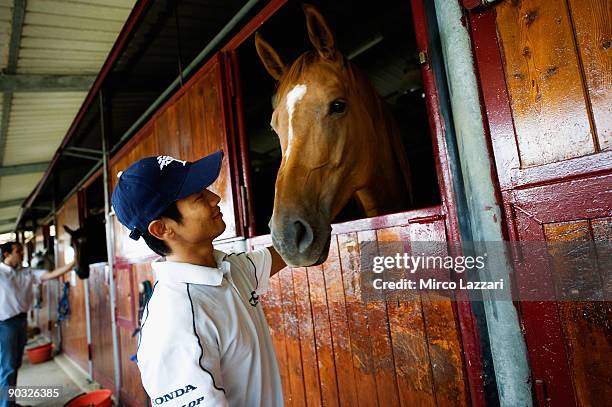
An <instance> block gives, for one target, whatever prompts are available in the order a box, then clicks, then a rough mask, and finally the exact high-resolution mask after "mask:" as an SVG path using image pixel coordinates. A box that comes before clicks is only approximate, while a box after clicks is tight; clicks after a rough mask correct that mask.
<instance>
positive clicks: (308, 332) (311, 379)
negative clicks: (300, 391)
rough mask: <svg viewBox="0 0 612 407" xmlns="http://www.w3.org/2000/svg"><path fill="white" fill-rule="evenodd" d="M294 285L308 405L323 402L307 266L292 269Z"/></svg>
mask: <svg viewBox="0 0 612 407" xmlns="http://www.w3.org/2000/svg"><path fill="white" fill-rule="evenodd" d="M292 275H293V287H294V289H295V292H296V293H299V294H298V295H296V296H295V304H296V310H297V318H298V319H297V320H298V325H299V334H300V337H299V339H300V351H301V354H302V368H303V372H304V388H305V391H306V405H313V406H316V405H319V404H321V385H320V384H319V375H320V372H319V364H318V363H317V348H316V347H315V343H316V341H315V330H314V321H313V309H312V305H311V299H310V295H309V287H308V274H307V272H306V269H305V268H294V269H293V270H292Z"/></svg>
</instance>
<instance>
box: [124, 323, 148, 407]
mask: <svg viewBox="0 0 612 407" xmlns="http://www.w3.org/2000/svg"><path fill="white" fill-rule="evenodd" d="M118 332H119V347H120V355H121V356H120V361H119V362H120V365H121V391H122V392H124V393H126V394H127V395H128V397H130V398H132V399H134V400H136V401H138V402H140V405H141V406H146V405H147V394H146V393H145V391H144V388H143V387H142V382H141V381H140V371H139V370H138V365H137V364H136V362H133V361H132V360H130V357H131V356H132V355H134V354H136V350H137V347H138V340H137V338H136V337H135V336H132V330H131V329H127V328H124V327H122V326H119V327H118Z"/></svg>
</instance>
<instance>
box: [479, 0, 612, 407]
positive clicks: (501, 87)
mask: <svg viewBox="0 0 612 407" xmlns="http://www.w3.org/2000/svg"><path fill="white" fill-rule="evenodd" d="M606 7H607V6H606V2H605V1H598V0H588V1H581V2H578V1H568V2H549V1H544V0H532V1H518V2H502V3H500V4H499V5H497V6H496V7H494V8H493V9H488V10H484V11H476V12H472V13H471V14H470V17H471V18H470V23H471V27H472V34H473V40H474V43H475V44H474V45H475V46H474V50H475V56H476V59H477V68H478V73H479V76H480V79H481V84H482V93H483V98H484V103H485V108H486V118H487V120H488V124H489V130H490V133H491V140H492V146H493V150H494V156H495V161H496V167H497V172H498V178H499V184H500V188H501V191H502V199H503V203H504V207H505V217H506V222H507V224H508V231H509V236H510V237H511V238H512V239H516V240H523V241H525V240H537V241H548V242H559V241H582V242H592V243H589V244H588V245H585V246H584V247H588V246H590V247H591V248H592V249H590V250H588V251H586V252H584V251H583V252H580V251H577V252H576V253H574V256H573V260H576V261H580V258H581V257H580V256H590V257H592V258H593V257H594V256H596V257H595V258H597V259H600V260H602V259H604V258H605V256H609V255H610V253H609V252H606V251H607V250H606V249H605V247H606V246H607V244H605V245H604V244H603V242H605V241H609V240H610V237H611V235H612V232H611V231H612V218H611V216H612V189H611V187H610V186H611V185H612V152H611V151H610V140H611V136H612V124H611V122H610V117H612V112H611V110H610V106H611V101H612V86H611V85H610V83H611V82H610V78H611V77H612V69H611V65H610V63H609V62H610V59H609V58H610V57H609V51H608V48H609V39H608V40H607V42H606V40H605V38H609V36H610V26H611V21H610V13H609V10H608V12H606V10H607V9H606ZM600 38H604V40H603V41H601V40H599V39H600ZM606 44H607V45H606ZM598 242H599V243H598ZM565 271H566V270H564V267H563V266H562V265H559V264H557V265H555V267H554V268H553V270H552V272H551V273H550V274H540V275H538V276H536V278H538V279H539V280H538V281H539V282H540V283H541V284H548V285H550V286H551V287H555V280H556V279H557V278H558V277H559V276H560V275H563V273H564V272H565ZM589 272H590V273H592V274H593V276H587V278H590V277H596V278H602V281H606V280H605V278H606V275H605V273H609V270H606V269H605V268H604V267H603V263H602V261H599V262H598V265H596V266H595V267H594V268H593V269H592V270H590V271H589ZM607 277H608V280H609V275H608V276H607ZM525 278H527V277H526V276H525V275H521V274H520V273H519V275H518V276H517V280H518V281H517V282H518V283H519V286H520V285H521V284H522V283H523V282H524V279H525ZM521 279H523V281H522V280H521ZM610 304H611V303H610V302H606V301H600V302H585V301H582V302H576V301H573V302H569V301H565V302H555V301H530V302H522V303H520V304H519V309H520V313H521V318H522V324H523V327H524V332H525V338H526V342H527V347H528V350H529V359H530V363H531V369H532V375H533V383H534V386H535V392H536V398H537V401H538V403H539V405H543V406H544V405H558V406H566V405H580V406H596V405H604V404H606V402H608V401H609V400H610V399H612V383H611V382H610V377H612V371H611V370H612V368H611V367H612V343H611V338H612V330H611V327H610V316H611V313H612V308H611V305H610Z"/></svg>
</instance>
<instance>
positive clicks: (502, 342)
mask: <svg viewBox="0 0 612 407" xmlns="http://www.w3.org/2000/svg"><path fill="white" fill-rule="evenodd" d="M433 3H434V5H435V13H436V18H437V22H438V30H439V34H440V43H441V46H442V54H443V57H444V62H445V63H444V66H445V70H446V77H447V83H448V88H449V96H450V103H451V108H452V111H453V115H452V117H453V125H454V128H455V134H456V137H457V147H458V150H457V151H458V154H459V161H460V165H461V171H462V176H463V183H464V187H465V194H466V196H468V197H469V199H468V200H467V210H468V218H469V225H470V230H471V236H472V239H473V243H474V246H473V247H474V248H477V249H480V250H481V252H483V251H486V252H494V248H495V247H500V246H501V242H503V240H504V234H503V230H502V227H501V225H500V222H498V219H502V208H501V207H500V205H499V203H498V201H497V198H496V189H495V188H496V187H495V182H496V180H495V179H493V176H492V174H493V173H494V172H493V171H492V169H493V168H495V166H494V165H493V162H492V159H491V155H490V152H489V151H488V148H487V139H486V137H487V136H486V133H485V129H484V124H483V117H482V112H481V108H480V95H479V88H478V78H477V77H476V75H475V72H474V59H473V52H472V42H471V39H470V34H469V32H468V30H467V27H466V24H465V23H464V21H465V16H464V14H463V10H462V8H461V6H460V5H459V2H458V1H457V0H453V1H448V0H435V1H434V2H433ZM488 266H489V267H488V271H489V272H490V275H489V279H490V280H489V281H494V280H495V281H497V280H499V279H501V278H503V279H504V280H505V281H511V279H510V272H511V270H512V259H511V254H510V253H509V252H508V251H506V250H505V249H504V251H503V252H502V253H501V255H499V256H495V257H493V258H489V264H488ZM510 289H511V288H508V290H510ZM482 297H483V298H482V309H483V311H484V317H485V319H486V325H487V329H488V338H489V345H490V350H491V358H492V360H493V368H494V371H495V376H496V378H497V380H496V382H497V389H498V393H499V405H501V406H532V405H533V398H532V394H531V384H530V371H529V363H528V357H527V347H526V345H525V339H524V337H523V335H522V332H521V326H520V323H519V318H518V312H517V309H516V307H515V306H514V304H513V303H512V301H500V300H495V299H494V298H492V297H491V295H490V294H488V293H486V292H483V294H482Z"/></svg>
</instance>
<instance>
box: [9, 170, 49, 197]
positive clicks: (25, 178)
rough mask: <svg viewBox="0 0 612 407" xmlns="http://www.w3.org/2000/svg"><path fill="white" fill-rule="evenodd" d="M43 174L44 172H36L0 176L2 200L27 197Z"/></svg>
mask: <svg viewBox="0 0 612 407" xmlns="http://www.w3.org/2000/svg"><path fill="white" fill-rule="evenodd" d="M43 174H44V173H43V172H34V173H31V174H20V175H10V176H7V177H2V178H0V191H2V200H3V201H9V200H11V199H18V198H26V197H27V196H28V195H29V194H30V192H32V190H33V189H34V187H36V184H38V181H39V180H40V178H41V177H42V176H43Z"/></svg>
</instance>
